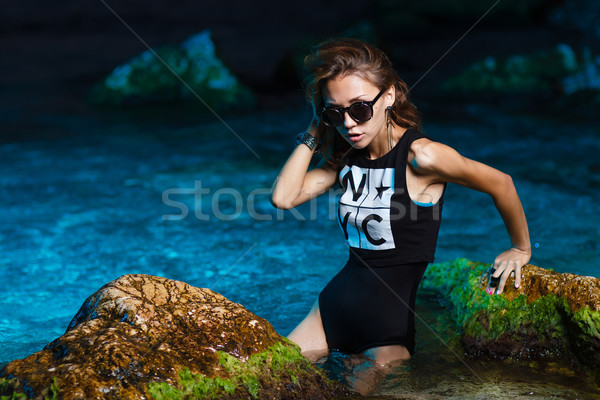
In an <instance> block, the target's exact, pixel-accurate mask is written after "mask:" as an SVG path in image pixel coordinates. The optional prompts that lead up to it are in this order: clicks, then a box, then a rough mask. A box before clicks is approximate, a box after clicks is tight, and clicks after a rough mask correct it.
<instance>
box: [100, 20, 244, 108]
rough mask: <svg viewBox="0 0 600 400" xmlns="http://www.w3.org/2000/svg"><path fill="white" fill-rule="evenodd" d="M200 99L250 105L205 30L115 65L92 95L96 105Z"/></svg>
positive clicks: (212, 104) (223, 105) (226, 104)
mask: <svg viewBox="0 0 600 400" xmlns="http://www.w3.org/2000/svg"><path fill="white" fill-rule="evenodd" d="M185 100H199V101H201V102H203V103H204V104H205V105H206V106H209V107H211V108H216V109H225V108H232V107H236V106H240V107H241V106H244V107H248V105H251V104H253V102H254V96H253V95H252V93H251V91H250V90H249V89H248V88H247V87H246V86H244V85H243V84H242V83H240V82H239V81H238V79H237V78H236V77H235V76H234V75H233V74H232V73H231V71H229V69H228V68H227V67H226V66H225V65H224V64H223V62H222V61H221V60H220V59H219V58H217V56H216V54H215V45H214V43H213V42H212V40H211V38H210V31H208V30H206V31H203V32H201V33H198V34H196V35H194V36H191V37H190V38H188V39H187V40H185V41H184V42H183V43H181V44H180V45H178V46H163V47H160V48H157V49H152V50H147V51H145V52H143V53H142V54H140V55H138V56H136V57H134V58H132V59H131V60H129V61H128V62H126V63H125V64H123V65H119V66H118V67H116V68H115V69H114V70H113V72H112V73H111V74H110V75H109V76H108V77H106V78H105V79H104V80H103V81H102V82H100V83H99V84H98V85H96V86H95V87H94V88H93V90H92V93H91V101H92V102H93V103H96V104H99V105H108V106H123V105H143V104H151V103H171V102H176V101H185Z"/></svg>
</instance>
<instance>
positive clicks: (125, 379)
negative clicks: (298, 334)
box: [0, 275, 343, 400]
mask: <svg viewBox="0 0 600 400" xmlns="http://www.w3.org/2000/svg"><path fill="white" fill-rule="evenodd" d="M0 377H1V378H0V396H3V395H5V396H6V395H8V396H13V397H10V398H17V397H14V396H18V394H20V393H23V394H25V395H26V396H27V397H29V398H36V399H44V398H46V397H51V398H54V397H52V396H55V397H58V398H60V399H63V400H67V399H119V400H126V399H151V398H154V399H192V398H193V399H200V398H219V399H238V398H261V399H262V398H270V399H305V398H311V399H330V398H333V397H335V396H336V395H339V394H342V393H343V389H341V388H340V386H339V385H338V384H336V383H334V382H332V381H330V380H328V379H327V378H326V377H325V375H324V373H322V372H321V371H320V370H319V369H317V368H316V367H314V366H313V365H312V364H311V363H310V362H309V361H308V360H307V359H305V358H304V357H302V355H301V354H300V351H299V348H298V347H297V346H295V345H293V344H292V343H291V342H289V341H287V340H286V339H285V338H283V337H282V336H280V335H278V334H277V332H275V330H274V329H273V327H272V326H271V325H270V324H269V322H267V321H266V320H265V319H263V318H261V317H258V316H256V315H254V314H253V313H251V312H250V311H248V310H247V309H245V308H244V307H242V306H241V305H239V304H236V303H233V302H231V301H229V300H227V299H226V298H225V297H223V296H222V295H220V294H218V293H215V292H213V291H211V290H210V289H200V288H195V287H192V286H190V285H188V284H186V283H183V282H179V281H173V280H169V279H165V278H160V277H155V276H149V275H125V276H123V277H121V278H119V279H117V280H115V281H113V282H110V283H108V284H106V285H105V286H103V287H102V288H100V289H99V290H98V291H97V292H96V293H94V294H93V295H92V296H90V297H89V298H88V299H87V300H86V301H85V303H84V304H83V306H82V307H81V309H80V310H79V312H78V313H77V315H75V317H74V318H73V320H72V321H71V323H70V324H69V327H68V329H67V331H66V333H65V334H64V335H63V336H61V337H59V338H58V339H56V340H54V341H53V342H52V343H50V344H48V345H47V346H46V347H45V348H44V349H43V350H42V351H40V352H37V353H34V354H32V355H30V356H29V357H27V358H25V359H22V360H15V361H12V362H11V363H9V364H8V365H6V366H5V367H4V369H3V370H2V371H1V372H0Z"/></svg>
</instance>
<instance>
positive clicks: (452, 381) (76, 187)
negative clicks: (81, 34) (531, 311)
mask: <svg viewBox="0 0 600 400" xmlns="http://www.w3.org/2000/svg"><path fill="white" fill-rule="evenodd" d="M463 111H464V110H463ZM465 115H466V116H465V119H464V120H463V119H460V120H456V119H453V120H436V121H430V122H429V123H428V124H426V125H425V128H426V133H427V134H428V135H430V136H431V137H432V138H434V139H437V140H440V141H442V142H444V143H447V144H449V145H452V146H453V147H455V148H457V150H459V152H461V153H463V154H464V155H466V156H468V157H471V158H474V159H476V160H479V161H482V162H485V163H488V164H491V165H492V166H495V167H497V168H499V169H501V170H503V171H505V172H508V173H509V174H511V175H512V176H513V179H514V181H515V183H516V185H517V188H518V190H519V194H520V197H521V199H522V201H523V204H524V207H525V211H526V214H527V217H528V222H529V228H530V232H531V239H532V245H533V246H534V252H533V259H532V263H533V264H536V265H539V266H542V267H547V268H548V267H550V268H554V269H556V270H557V271H559V272H573V273H578V274H582V275H594V276H598V254H599V253H600V231H598V226H600V203H599V202H598V199H599V198H600V185H599V184H598V183H600V168H598V161H597V154H598V153H600V132H599V131H598V128H597V125H591V124H590V125H585V124H579V125H578V124H572V123H570V122H569V123H566V122H564V121H556V120H552V119H540V118H537V117H532V116H515V115H505V114H502V113H501V112H490V111H489V110H485V109H482V108H481V107H479V106H478V107H473V108H471V109H469V108H467V109H466V111H465ZM141 117H143V116H136V117H135V118H132V117H130V116H117V117H106V116H103V117H102V118H98V120H94V119H93V118H91V117H86V118H71V119H69V118H64V119H60V120H56V121H47V124H48V129H52V130H53V131H60V132H62V134H61V135H60V137H52V138H48V137H47V136H45V135H43V134H41V135H40V136H39V137H38V138H37V139H35V140H29V141H16V142H12V143H4V144H0V159H2V160H3V163H1V164H0V183H1V185H0V195H1V196H2V199H3V201H2V203H1V204H0V252H1V254H2V255H3V257H2V259H0V268H1V269H2V271H3V278H2V279H1V280H0V293H3V296H2V297H0V364H1V363H4V362H7V361H10V360H13V359H17V358H23V357H25V356H27V355H29V354H31V353H33V352H35V351H38V350H40V349H41V348H42V347H43V346H44V345H45V344H47V343H49V342H50V341H52V340H54V339H55V338H56V337H57V336H60V335H61V334H62V333H63V332H64V329H65V327H66V326H67V324H68V323H69V321H70V319H71V318H72V316H73V315H74V314H75V313H76V312H77V309H78V308H79V306H80V305H81V304H82V303H83V301H84V300H85V299H86V298H87V297H88V296H89V295H90V294H92V293H93V292H95V291H96V290H97V289H98V288H99V287H100V286H102V285H103V284H105V283H106V282H108V281H110V280H113V279H116V278H117V277H119V276H121V275H123V274H127V273H145V274H151V275H157V276H164V277H167V278H171V279H177V280H182V281H185V282H187V283H189V284H191V285H193V286H198V287H208V288H212V289H213V290H215V291H217V292H219V293H221V294H223V295H224V296H226V297H228V298H229V299H230V300H232V301H236V302H238V303H241V304H243V305H244V306H245V307H247V308H248V309H250V310H251V311H253V312H255V313H256V314H258V315H260V316H262V317H264V318H266V319H267V320H269V321H270V322H271V323H272V324H273V326H274V327H275V329H276V330H277V331H278V332H280V333H281V334H284V335H285V334H287V333H288V332H290V331H291V329H292V328H293V327H294V326H295V325H296V324H297V323H298V322H299V321H300V320H301V319H302V317H303V316H304V315H305V314H306V313H307V312H308V310H309V309H310V307H311V305H312V304H313V302H314V299H315V298H316V296H317V295H318V293H319V292H320V290H321V289H322V288H323V287H324V286H325V284H326V283H327V281H328V280H329V279H330V278H331V277H332V276H333V275H335V273H336V272H337V271H338V270H339V269H340V268H341V267H342V266H343V264H344V261H345V259H346V258H347V248H346V246H345V245H344V243H343V236H342V234H341V232H340V231H339V227H338V224H337V221H336V213H335V202H336V200H335V197H334V196H329V195H325V196H323V197H321V198H319V199H318V200H317V201H315V202H314V203H310V204H306V205H303V206H301V207H299V208H298V209H297V210H293V211H285V212H279V211H276V210H274V209H273V207H272V206H271V205H270V203H269V196H268V190H269V188H270V187H271V184H272V182H273V180H274V178H275V176H276V174H277V172H278V169H279V168H280V166H281V165H282V163H283V162H284V161H285V159H286V157H287V155H288V154H289V151H291V149H292V148H293V146H294V136H295V133H296V132H297V131H299V130H301V129H302V128H303V127H305V126H306V121H307V120H308V117H309V116H308V115H307V113H306V110H304V111H299V110H298V109H295V110H278V111H276V112H260V113H252V114H249V113H246V114H241V113H240V114H237V115H234V116H228V119H227V123H228V127H226V126H224V125H223V123H221V122H220V121H216V120H210V119H207V118H202V119H195V118H193V117H189V116H188V117H187V118H186V119H185V120H178V119H176V118H175V119H174V118H171V117H168V118H167V117H165V118H164V119H161V118H158V117H157V116H148V117H147V118H141ZM140 118H141V119H140ZM557 132H558V133H557ZM240 139H241V140H240ZM249 148H251V149H252V151H250V149H249ZM253 152H255V153H256V154H253ZM197 182H199V183H200V184H201V185H202V188H204V189H209V190H210V193H208V194H206V195H204V196H202V197H199V196H196V194H197V190H196V189H198V187H197V186H196V185H197ZM165 194H168V195H169V196H171V197H169V198H168V199H170V200H171V201H172V203H169V202H168V201H165ZM168 199H167V200H168ZM184 209H185V210H187V213H186V214H185V215H183V210H184ZM332 210H333V211H332ZM165 216H170V217H167V218H165ZM506 245H509V243H508V239H507V237H506V232H505V229H504V227H503V225H502V220H501V219H500V217H499V216H498V215H497V213H496V211H495V210H494V208H493V204H492V203H491V201H490V199H489V198H487V196H483V195H481V194H479V193H476V192H473V191H469V190H463V189H461V188H458V187H455V186H452V187H449V190H448V193H447V196H446V202H445V206H444V221H443V222H442V227H441V231H440V238H439V241H438V251H437V254H436V259H437V260H438V261H446V260H452V259H454V258H457V257H466V258H470V259H473V260H475V261H484V262H486V261H487V262H489V261H491V260H493V257H494V256H495V255H496V254H498V252H499V251H502V250H503V249H504V248H503V247H504V246H506ZM315 260H318V262H315ZM49 282H50V284H49ZM418 307H419V308H418V313H419V316H421V317H422V318H423V321H424V322H418V323H417V352H416V355H415V356H414V357H413V358H412V359H411V360H410V361H409V362H407V363H405V364H403V365H401V366H399V367H396V368H395V369H394V370H393V373H387V374H383V375H380V376H379V377H378V379H379V381H378V383H377V385H376V386H375V390H374V392H373V393H374V394H375V395H377V396H389V397H392V398H409V399H438V398H475V399H492V398H500V399H515V398H527V399H542V398H555V399H576V398H590V399H592V398H599V397H600V396H599V392H598V387H597V385H596V384H594V383H593V382H591V381H590V380H589V379H587V378H586V374H585V373H582V372H579V371H576V370H573V369H571V368H568V367H564V366H558V365H554V364H549V363H547V364H542V363H540V362H531V363H530V364H520V363H515V362H510V361H507V360H480V359H469V358H466V357H464V355H463V354H462V353H460V352H459V353H458V355H457V354H454V353H452V352H451V351H450V350H448V348H447V347H446V346H444V345H443V343H442V341H440V339H439V338H438V336H436V334H434V333H433V332H432V331H431V330H430V329H429V328H428V327H433V331H434V332H436V333H437V335H439V336H440V337H442V338H444V340H449V339H450V338H453V339H452V340H456V338H457V336H456V332H457V328H456V327H455V326H454V324H453V323H452V322H451V321H450V319H449V316H448V315H447V313H446V312H445V310H444V309H443V307H441V306H440V305H438V304H437V303H436V302H435V301H432V299H431V298H428V297H426V296H423V295H421V297H420V298H419V304H418ZM351 361H352V362H355V361H356V360H351ZM359 361H360V360H359ZM348 362H349V360H348V359H347V358H345V357H344V356H343V355H341V354H333V355H332V356H331V357H329V358H328V359H326V360H324V361H322V362H321V363H320V365H321V366H322V367H323V368H324V369H325V370H327V371H328V372H329V373H330V374H331V375H332V376H334V377H336V378H337V379H340V380H344V379H346V376H347V367H346V365H347V364H348ZM355 364H356V363H355ZM358 364H360V363H358ZM372 398H375V397H372Z"/></svg>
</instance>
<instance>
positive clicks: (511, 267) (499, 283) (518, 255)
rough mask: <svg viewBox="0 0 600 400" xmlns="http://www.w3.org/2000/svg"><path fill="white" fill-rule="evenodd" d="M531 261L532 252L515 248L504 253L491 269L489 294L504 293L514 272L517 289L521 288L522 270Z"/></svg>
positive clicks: (497, 258)
mask: <svg viewBox="0 0 600 400" xmlns="http://www.w3.org/2000/svg"><path fill="white" fill-rule="evenodd" d="M530 259H531V251H524V250H520V249H517V248H516V247H513V248H511V249H508V250H506V251H504V252H503V253H502V254H500V255H499V256H498V257H496V260H494V264H492V266H491V267H490V276H489V278H488V287H487V289H486V291H487V293H488V294H500V293H502V292H503V291H504V285H506V281H507V279H508V277H509V276H510V274H511V273H512V272H514V273H515V287H516V288H519V287H520V286H521V268H522V267H523V265H525V264H527V263H528V262H529V260H530Z"/></svg>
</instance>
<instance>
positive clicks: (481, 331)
mask: <svg viewBox="0 0 600 400" xmlns="http://www.w3.org/2000/svg"><path fill="white" fill-rule="evenodd" d="M488 267H489V265H487V264H483V263H476V262H472V261H468V260H464V259H458V260H455V261H453V262H448V263H442V264H434V265H431V266H430V268H429V269H428V271H427V273H426V276H425V278H424V280H423V284H422V288H424V289H432V290H436V291H438V292H439V293H440V294H442V296H443V297H444V298H445V302H447V304H448V306H449V307H450V308H451V310H452V315H453V317H454V319H455V320H456V321H457V323H458V325H459V326H460V327H462V342H463V345H464V347H465V351H466V352H467V353H468V354H472V355H488V356H492V357H499V358H506V357H510V358H512V359H521V360H532V359H534V360H540V359H545V360H561V361H563V362H565V363H567V364H570V365H578V366H585V367H592V368H593V369H596V370H597V369H598V367H600V356H599V355H600V279H599V278H595V277H590V276H579V275H576V274H569V273H557V272H554V271H550V270H547V269H544V268H540V267H537V266H534V265H526V266H525V267H523V270H522V275H523V278H522V285H521V287H520V288H519V289H515V287H514V278H513V277H511V278H509V280H508V281H507V283H506V287H505V292H504V294H502V295H494V296H490V295H488V294H487V293H486V292H485V290H484V289H485V287H486V285H487V279H488V274H487V272H486V271H487V269H488Z"/></svg>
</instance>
